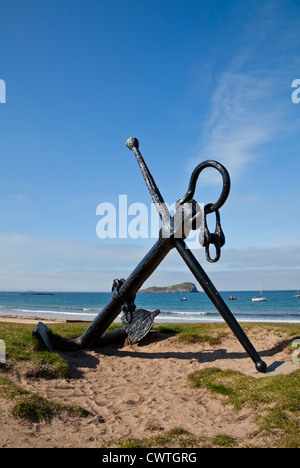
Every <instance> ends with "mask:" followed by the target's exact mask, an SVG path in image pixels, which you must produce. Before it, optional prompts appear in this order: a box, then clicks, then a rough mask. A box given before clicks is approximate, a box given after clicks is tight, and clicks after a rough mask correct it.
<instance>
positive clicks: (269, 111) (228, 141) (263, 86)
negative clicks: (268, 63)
mask: <svg viewBox="0 0 300 468" xmlns="http://www.w3.org/2000/svg"><path fill="white" fill-rule="evenodd" d="M279 78H280V77H279V76H278V77H277V81H280V80H279ZM275 81H276V77H274V74H273V76H272V83H273V85H272V86H270V80H269V75H267V76H266V75H264V74H263V73H261V72H259V73H246V72H244V73H243V72H242V71H238V70H235V69H234V68H229V69H228V70H226V71H225V72H224V73H223V74H222V76H221V77H220V79H219V83H218V85H217V86H216V88H215V91H214V94H213V96H212V98H211V106H210V114H209V117H208V120H207V123H206V125H205V127H204V131H203V136H202V150H201V154H200V159H201V160H203V159H209V158H212V159H217V160H219V161H220V162H222V163H223V164H224V165H225V166H226V167H227V168H228V170H229V172H230V174H231V177H232V178H236V177H238V176H240V175H241V174H242V173H243V171H244V170H245V169H246V168H247V167H248V165H249V164H252V163H253V162H254V161H255V160H256V159H257V158H258V157H259V156H260V149H259V148H260V146H261V145H262V144H264V143H267V142H270V141H271V140H272V139H274V138H275V137H277V136H278V135H279V134H282V133H283V132H284V131H285V128H288V118H287V116H286V115H284V112H283V111H282V106H278V102H279V98H276V97H274V89H275V88H274V86H275ZM278 109H279V110H278ZM197 159H198V160H199V156H198V158H197Z"/></svg>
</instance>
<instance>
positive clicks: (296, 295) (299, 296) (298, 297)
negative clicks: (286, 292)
mask: <svg viewBox="0 0 300 468" xmlns="http://www.w3.org/2000/svg"><path fill="white" fill-rule="evenodd" d="M293 297H296V298H297V299H300V291H299V289H298V294H295V295H294V296H293Z"/></svg>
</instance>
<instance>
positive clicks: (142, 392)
mask: <svg viewBox="0 0 300 468" xmlns="http://www.w3.org/2000/svg"><path fill="white" fill-rule="evenodd" d="M5 320H12V319H10V318H9V317H1V318H0V321H5ZM14 320H19V323H24V322H25V321H26V323H30V320H29V319H24V320H23V319H22V318H19V319H16V318H15V319H14ZM34 322H35V323H36V321H34ZM49 322H51V321H49ZM249 338H250V339H252V340H253V343H255V346H256V348H257V350H258V352H259V353H260V354H261V356H262V357H263V358H264V359H265V360H267V361H268V362H269V363H270V362H277V363H278V362H283V361H289V362H290V361H291V355H290V353H289V351H287V350H286V349H284V350H282V347H281V346H278V344H279V343H280V342H281V341H282V337H280V336H278V333H276V332H272V331H270V332H269V333H268V334H265V333H262V332H261V330H259V328H258V329H257V330H255V329H253V330H252V331H251V334H250V335H249ZM63 357H64V358H65V359H66V360H67V361H68V363H69V366H70V369H71V378H70V379H67V380H63V379H61V380H60V379H52V380H51V379H50V380H47V379H42V378H28V377H26V372H25V371H26V365H23V366H17V367H16V369H15V370H14V371H13V373H12V377H13V379H14V381H15V382H16V383H18V384H20V385H22V387H23V388H25V389H26V390H29V391H33V392H37V393H38V394H39V395H41V396H43V397H45V398H47V399H49V400H54V401H60V402H63V403H68V404H78V405H80V406H82V407H83V408H85V409H87V410H88V411H89V412H90V415H89V416H88V417H87V418H80V417H71V416H68V415H65V414H63V415H59V416H56V417H54V418H52V419H51V421H47V422H39V423H32V422H27V421H22V420H16V419H14V417H13V416H12V414H11V407H12V402H11V401H9V400H6V399H4V398H2V397H0V408H1V412H0V425H1V428H2V430H1V432H0V447H41V448H42V447H101V446H103V444H105V443H109V441H115V440H117V439H120V438H124V437H128V436H132V437H136V438H143V437H150V436H151V435H153V434H161V433H164V432H166V431H168V430H170V429H173V428H176V427H181V428H184V429H185V430H187V431H189V432H190V433H191V434H193V435H194V436H197V437H214V436H216V435H217V434H227V435H228V436H231V437H233V438H234V439H235V440H236V441H237V445H238V446H239V445H240V446H244V445H245V444H246V443H247V440H248V439H249V437H250V435H251V437H253V433H254V432H255V429H256V424H257V423H256V420H255V418H256V413H257V411H256V409H255V408H254V407H252V406H246V407H244V408H243V409H242V410H236V409H234V407H233V406H232V405H224V404H223V402H222V401H223V399H222V397H221V396H218V395H214V394H211V393H209V392H208V390H206V389H204V388H203V389H202V388H201V389H199V388H197V389H195V388H191V387H190V386H189V385H188V383H187V375H188V374H189V373H191V372H193V371H195V370H197V369H203V368H206V367H212V366H214V367H218V368H220V369H233V370H237V371H240V372H242V373H245V374H247V373H249V372H250V373H251V372H252V375H255V373H253V363H252V361H251V359H250V358H249V357H248V355H247V354H246V353H245V351H244V349H243V348H242V347H241V345H240V344H239V343H238V342H237V340H236V339H235V337H234V336H233V335H232V334H231V332H230V331H229V333H228V334H227V336H226V337H224V338H223V339H222V343H221V344H219V345H216V346H210V345H208V344H207V343H203V344H201V343H192V344H187V343H182V342H180V341H179V340H178V339H177V338H176V336H166V335H165V334H162V333H160V332H157V331H151V332H150V334H149V335H148V337H147V338H146V339H145V340H144V341H143V342H142V343H140V344H134V345H133V344H130V343H127V344H126V343H125V345H122V346H116V345H115V346H110V347H105V348H101V349H95V350H82V351H76V352H68V353H64V354H63ZM10 378H11V376H10ZM253 442H259V441H257V440H255V439H253Z"/></svg>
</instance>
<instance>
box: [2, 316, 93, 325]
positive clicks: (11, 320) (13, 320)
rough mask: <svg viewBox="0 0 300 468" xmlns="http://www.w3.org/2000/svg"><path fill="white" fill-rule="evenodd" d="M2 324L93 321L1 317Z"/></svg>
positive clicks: (83, 321) (84, 321) (82, 321)
mask: <svg viewBox="0 0 300 468" xmlns="http://www.w3.org/2000/svg"><path fill="white" fill-rule="evenodd" d="M0 322H9V323H28V324H33V325H34V324H36V323H37V322H43V323H45V324H46V325H47V324H48V325H50V324H51V323H77V322H79V323H86V322H91V320H78V319H74V320H73V319H63V318H57V317H53V318H47V317H33V316H30V315H8V314H5V315H0Z"/></svg>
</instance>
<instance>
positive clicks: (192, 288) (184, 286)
mask: <svg viewBox="0 0 300 468" xmlns="http://www.w3.org/2000/svg"><path fill="white" fill-rule="evenodd" d="M139 292H140V293H180V294H182V293H196V292H198V290H197V288H196V285H195V284H194V283H180V284H174V285H172V286H163V287H159V286H152V287H150V288H146V289H141V290H140V291H139Z"/></svg>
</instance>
